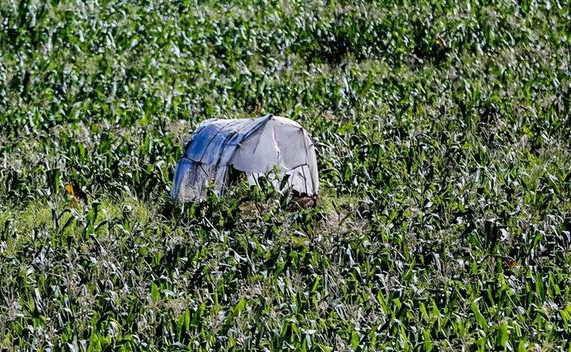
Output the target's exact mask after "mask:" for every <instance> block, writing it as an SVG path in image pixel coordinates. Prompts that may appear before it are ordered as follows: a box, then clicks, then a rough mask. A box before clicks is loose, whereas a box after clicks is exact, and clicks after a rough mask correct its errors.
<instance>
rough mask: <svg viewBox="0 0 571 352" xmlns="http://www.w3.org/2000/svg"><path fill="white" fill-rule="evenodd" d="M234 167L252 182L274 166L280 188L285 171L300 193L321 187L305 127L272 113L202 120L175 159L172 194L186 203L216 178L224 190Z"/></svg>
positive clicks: (200, 195) (311, 192)
mask: <svg viewBox="0 0 571 352" xmlns="http://www.w3.org/2000/svg"><path fill="white" fill-rule="evenodd" d="M233 170H237V171H239V172H243V173H245V174H246V176H247V178H248V182H249V183H250V184H251V185H254V184H257V182H258V178H259V177H260V176H262V175H266V174H268V173H269V172H271V171H276V173H277V175H275V176H277V178H275V179H274V182H273V184H274V186H275V187H276V188H279V185H280V182H279V179H280V178H282V177H284V176H287V182H288V184H289V186H290V187H291V188H292V189H294V190H295V191H297V192H299V193H300V194H305V195H308V196H313V195H317V192H318V189H319V179H318V172H317V163H316V159H315V148H314V145H313V142H312V141H311V139H310V137H309V134H308V133H307V131H306V130H305V129H304V128H303V127H301V125H299V124H298V123H297V122H294V121H292V120H290V119H287V118H285V117H279V116H272V115H268V116H264V117H260V118H257V119H238V120H222V119H211V120H206V121H204V122H202V123H201V124H200V125H199V126H198V127H197V129H196V131H195V132H194V133H193V134H192V136H191V137H190V140H189V141H188V142H187V144H186V147H185V151H184V154H183V155H182V157H181V159H180V160H179V161H178V163H177V166H176V171H175V176H174V181H173V187H172V191H171V196H172V197H173V198H174V199H177V200H179V201H183V202H184V201H191V200H201V199H204V197H205V196H206V190H207V188H208V184H209V183H210V182H212V181H213V182H214V184H215V185H214V190H215V192H216V193H218V194H220V193H222V192H223V191H224V189H225V188H226V187H227V186H228V184H229V182H230V179H231V174H232V171H233Z"/></svg>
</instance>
